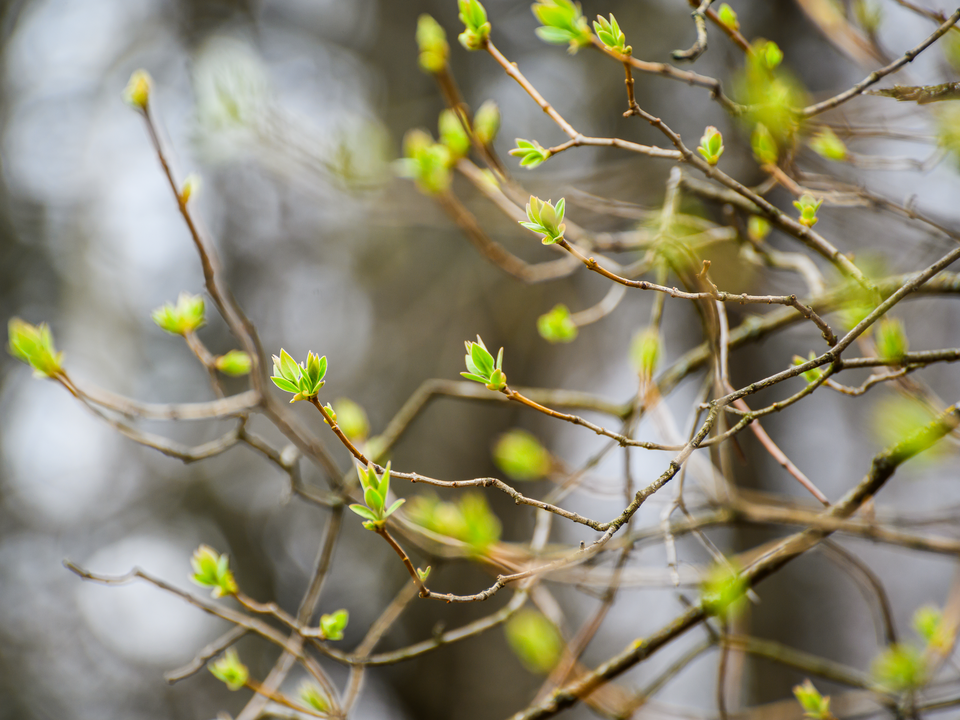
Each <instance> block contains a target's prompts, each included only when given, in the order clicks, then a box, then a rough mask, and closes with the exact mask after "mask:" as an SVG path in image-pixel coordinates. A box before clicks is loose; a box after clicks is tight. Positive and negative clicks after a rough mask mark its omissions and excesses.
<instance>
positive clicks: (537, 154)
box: [510, 138, 550, 170]
mask: <svg viewBox="0 0 960 720" xmlns="http://www.w3.org/2000/svg"><path fill="white" fill-rule="evenodd" d="M510 154H511V155H513V156H514V157H518V158H520V167H525V168H527V169H528V170H533V169H534V168H535V167H537V165H539V164H540V163H542V162H543V161H544V160H546V159H547V158H548V157H550V151H549V150H547V149H546V148H544V147H543V146H542V145H541V144H540V143H538V142H537V141H536V140H524V139H523V138H517V146H516V147H515V148H514V149H513V150H511V151H510Z"/></svg>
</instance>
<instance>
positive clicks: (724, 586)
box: [700, 563, 747, 617]
mask: <svg viewBox="0 0 960 720" xmlns="http://www.w3.org/2000/svg"><path fill="white" fill-rule="evenodd" d="M746 593H747V580H746V578H744V577H743V576H742V575H741V574H740V573H739V572H738V571H737V569H736V568H733V567H731V566H730V565H728V564H726V563H722V564H718V565H715V566H714V567H713V569H712V570H711V571H710V572H709V573H708V575H707V577H706V578H705V579H704V580H703V583H702V584H701V586H700V602H701V603H702V604H703V609H704V611H706V612H707V614H709V615H717V616H719V617H728V616H730V615H733V614H735V613H737V612H738V611H739V610H740V608H742V607H743V604H744V598H745V596H746Z"/></svg>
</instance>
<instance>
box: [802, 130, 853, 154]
mask: <svg viewBox="0 0 960 720" xmlns="http://www.w3.org/2000/svg"><path fill="white" fill-rule="evenodd" d="M810 148H811V149H812V150H813V151H814V152H815V153H817V155H819V156H820V157H823V158H826V159H827V160H846V159H847V155H848V154H849V153H848V152H847V146H846V145H845V144H844V143H843V140H841V139H840V138H838V137H837V134H836V133H835V132H833V130H831V129H830V128H828V127H825V128H823V129H822V130H820V132H818V133H817V134H816V136H815V137H814V138H813V139H812V140H811V141H810Z"/></svg>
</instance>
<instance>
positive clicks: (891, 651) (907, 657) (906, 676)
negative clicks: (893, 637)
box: [870, 644, 929, 693]
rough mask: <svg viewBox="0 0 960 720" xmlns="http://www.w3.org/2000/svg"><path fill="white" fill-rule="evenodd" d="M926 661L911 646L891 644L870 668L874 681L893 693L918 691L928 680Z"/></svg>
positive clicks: (919, 652)
mask: <svg viewBox="0 0 960 720" xmlns="http://www.w3.org/2000/svg"><path fill="white" fill-rule="evenodd" d="M928 670H929V668H928V667H927V660H926V658H925V657H924V655H923V653H922V652H921V651H920V650H919V649H918V648H916V647H914V646H913V645H904V644H893V645H890V646H889V647H887V648H886V649H885V650H883V652H881V653H880V654H879V655H878V656H877V657H876V658H875V659H874V661H873V663H872V664H871V666H870V673H871V675H873V678H874V680H875V681H876V682H877V684H878V685H880V686H881V687H883V688H886V689H887V690H889V691H891V692H895V693H900V692H907V691H912V690H919V689H920V688H921V687H923V685H925V684H926V682H927V680H928V674H929V673H928Z"/></svg>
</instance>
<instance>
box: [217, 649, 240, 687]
mask: <svg viewBox="0 0 960 720" xmlns="http://www.w3.org/2000/svg"><path fill="white" fill-rule="evenodd" d="M209 667H210V672H211V673H213V676H214V677H215V678H217V680H220V681H221V682H223V683H226V686H227V687H228V688H230V689H231V690H239V689H240V688H242V687H243V686H244V685H246V684H247V680H249V679H250V671H249V670H248V669H247V666H246V665H244V664H243V663H242V662H240V656H239V655H237V651H236V650H234V649H233V648H229V649H228V650H227V651H226V652H225V653H224V654H223V655H221V656H220V657H219V658H218V659H217V660H215V661H214V662H212V663H210V666H209Z"/></svg>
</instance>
